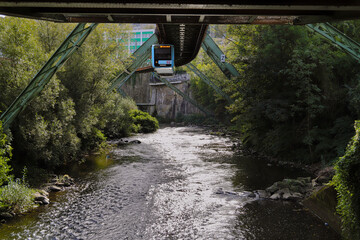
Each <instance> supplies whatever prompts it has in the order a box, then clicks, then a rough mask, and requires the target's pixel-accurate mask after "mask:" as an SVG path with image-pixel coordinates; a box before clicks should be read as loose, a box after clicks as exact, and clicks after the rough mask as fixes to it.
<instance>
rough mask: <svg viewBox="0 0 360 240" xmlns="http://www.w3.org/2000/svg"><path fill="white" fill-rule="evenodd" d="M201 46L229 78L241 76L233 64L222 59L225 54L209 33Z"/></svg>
mask: <svg viewBox="0 0 360 240" xmlns="http://www.w3.org/2000/svg"><path fill="white" fill-rule="evenodd" d="M201 46H202V48H203V49H204V51H205V52H206V53H207V54H208V55H209V57H210V58H211V59H212V60H213V61H214V63H215V64H216V65H217V66H218V67H219V68H220V70H221V71H222V72H223V73H224V74H225V76H226V77H227V78H228V79H231V77H239V76H240V73H239V72H238V71H237V70H236V68H235V67H234V66H233V65H232V64H230V63H227V62H222V61H221V56H222V55H223V56H225V55H224V53H223V52H222V51H221V49H220V48H219V46H218V45H217V44H216V43H215V42H214V40H213V39H212V38H211V37H210V36H209V34H207V35H206V37H205V39H204V41H203V43H202V45H201Z"/></svg>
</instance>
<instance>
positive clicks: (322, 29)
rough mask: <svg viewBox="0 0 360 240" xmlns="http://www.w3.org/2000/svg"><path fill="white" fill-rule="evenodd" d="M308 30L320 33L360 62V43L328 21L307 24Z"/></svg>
mask: <svg viewBox="0 0 360 240" xmlns="http://www.w3.org/2000/svg"><path fill="white" fill-rule="evenodd" d="M306 27H308V28H309V29H310V30H312V31H314V32H316V33H318V34H320V35H321V36H323V37H325V38H326V39H328V40H330V41H331V42H332V43H334V44H335V46H336V47H338V48H340V49H341V50H343V51H345V52H346V53H348V54H349V55H351V56H352V57H353V58H355V59H356V60H357V61H358V62H360V44H359V43H357V42H356V41H354V40H353V39H351V38H349V37H348V36H346V35H345V34H344V33H342V32H341V31H339V30H338V29H336V28H335V27H334V26H332V25H331V24H330V23H317V24H307V25H306Z"/></svg>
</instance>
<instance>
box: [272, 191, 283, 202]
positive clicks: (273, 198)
mask: <svg viewBox="0 0 360 240" xmlns="http://www.w3.org/2000/svg"><path fill="white" fill-rule="evenodd" d="M280 198H281V195H280V193H278V192H276V193H274V194H273V195H271V197H270V199H272V200H278V199H280Z"/></svg>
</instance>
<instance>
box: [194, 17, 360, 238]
mask: <svg viewBox="0 0 360 240" xmlns="http://www.w3.org/2000/svg"><path fill="white" fill-rule="evenodd" d="M334 25H335V27H337V28H338V29H340V30H341V31H342V32H344V33H345V34H346V35H347V36H349V37H351V38H352V39H354V40H355V41H358V42H360V31H359V30H360V21H347V22H343V23H337V24H334ZM212 32H213V33H214V34H215V38H216V37H219V38H221V39H219V44H220V45H221V46H222V49H223V51H224V52H225V53H226V56H227V61H228V62H231V63H232V64H234V65H235V67H236V68H237V69H238V71H239V73H240V77H239V78H233V79H230V80H229V79H227V78H226V77H225V76H224V75H223V74H222V72H221V71H220V70H219V69H218V68H217V67H216V66H215V64H214V63H213V62H212V61H211V59H210V58H209V57H208V56H207V55H206V54H205V53H204V52H203V51H201V52H200V54H199V56H198V58H197V59H196V60H194V62H193V63H194V64H195V65H196V66H197V67H198V68H199V69H200V70H201V71H202V72H204V73H206V75H207V76H208V77H209V78H210V79H211V80H212V81H214V82H215V83H216V84H217V85H218V86H219V87H221V88H222V89H223V91H225V92H226V93H227V94H228V95H230V96H231V97H232V99H233V100H234V104H230V105H229V104H227V102H226V101H225V99H223V98H222V97H221V96H220V95H218V94H216V93H215V92H214V91H213V90H212V89H211V87H209V86H208V85H206V84H205V83H204V82H203V81H201V80H200V79H199V78H197V77H196V76H195V75H194V76H193V77H192V79H191V87H192V90H193V93H194V95H195V98H196V100H197V101H198V102H199V103H200V104H202V105H203V106H206V107H207V108H209V109H212V110H213V112H214V113H215V114H216V115H217V116H218V118H221V119H223V120H225V121H230V120H231V121H232V123H231V129H232V130H235V131H237V132H239V133H240V136H241V141H242V144H243V145H244V146H245V147H248V148H251V149H253V150H254V151H256V152H259V153H262V154H265V155H267V156H270V157H272V158H276V159H278V160H280V161H294V162H295V163H302V164H313V163H320V164H321V165H322V166H323V167H325V166H334V165H335V166H336V167H335V168H336V175H335V178H334V180H333V184H334V185H335V187H336V189H337V191H338V201H339V202H338V213H339V214H340V215H341V218H342V222H343V224H342V225H343V230H344V231H343V232H344V236H345V237H346V238H348V239H360V237H359V236H360V235H359V234H360V228H359V226H360V202H359V189H360V187H359V186H360V184H359V169H360V168H359V167H360V165H359V164H360V158H359V157H360V156H359V153H358V144H359V143H358V141H359V140H358V137H359V136H358V133H357V134H356V135H355V137H354V138H353V139H352V140H351V141H350V139H351V137H352V136H354V128H353V125H354V121H355V120H357V119H360V104H359V102H360V81H359V80H360V67H359V63H358V62H357V61H356V60H355V59H353V58H352V57H351V56H349V55H347V54H346V53H344V52H343V51H341V50H340V49H338V48H336V47H335V46H334V45H332V44H331V43H329V42H327V41H326V40H324V39H323V38H322V37H321V36H319V35H316V34H315V33H312V32H309V31H308V30H307V29H306V28H305V27H304V26H255V25H252V26H245V25H240V26H228V27H226V26H215V27H214V28H213V29H212ZM214 96H215V97H214ZM355 126H356V129H357V131H358V128H359V124H358V123H357V124H356V125H355ZM349 141H350V143H349V145H348V147H347V150H346V146H347V144H348V142H349ZM345 151H346V152H345Z"/></svg>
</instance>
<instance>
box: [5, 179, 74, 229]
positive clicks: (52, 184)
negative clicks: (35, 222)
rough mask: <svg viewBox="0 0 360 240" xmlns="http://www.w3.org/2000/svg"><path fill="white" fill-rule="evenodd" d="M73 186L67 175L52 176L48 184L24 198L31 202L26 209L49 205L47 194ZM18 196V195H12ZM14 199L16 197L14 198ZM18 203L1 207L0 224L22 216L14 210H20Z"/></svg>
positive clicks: (72, 180)
mask: <svg viewBox="0 0 360 240" xmlns="http://www.w3.org/2000/svg"><path fill="white" fill-rule="evenodd" d="M73 184H74V179H73V178H71V177H70V176H69V175H66V174H65V175H53V176H51V178H50V180H49V181H48V183H45V184H44V185H43V186H42V187H40V189H36V190H35V189H34V190H32V194H30V196H25V197H27V198H31V201H33V203H34V204H33V205H32V208H30V209H28V210H31V209H35V208H37V207H38V206H40V205H48V204H50V199H49V194H50V193H52V192H53V193H55V192H60V191H64V190H66V188H68V187H71V186H72V185H73ZM13 194H14V195H15V194H18V193H13ZM14 198H16V196H14ZM18 201H19V203H17V205H15V204H14V207H5V206H4V207H3V208H2V209H0V222H1V223H6V221H8V220H10V219H12V218H13V217H15V216H16V215H19V214H23V213H22V212H21V211H19V210H17V209H15V208H21V207H22V206H19V205H21V204H22V203H21V200H18Z"/></svg>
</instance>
